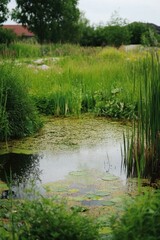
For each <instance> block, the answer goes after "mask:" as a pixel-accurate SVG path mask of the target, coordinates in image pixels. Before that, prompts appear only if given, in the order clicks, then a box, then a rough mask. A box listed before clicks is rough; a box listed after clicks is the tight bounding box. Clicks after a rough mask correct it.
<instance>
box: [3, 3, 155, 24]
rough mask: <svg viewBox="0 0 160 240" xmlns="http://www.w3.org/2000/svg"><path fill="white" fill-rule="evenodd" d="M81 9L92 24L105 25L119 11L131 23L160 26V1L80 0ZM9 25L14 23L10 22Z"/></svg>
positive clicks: (12, 4)
mask: <svg viewBox="0 0 160 240" xmlns="http://www.w3.org/2000/svg"><path fill="white" fill-rule="evenodd" d="M44 1H45V0H44ZM9 7H10V9H11V8H13V7H15V0H11V2H10V4H9ZM79 9H80V10H81V11H83V12H84V13H85V17H86V18H87V19H88V20H89V21H90V23H91V24H102V23H103V24H105V23H107V22H108V21H109V20H110V17H111V15H112V14H113V12H114V11H117V12H118V13H119V16H120V17H122V18H126V19H128V21H129V22H133V21H141V22H150V23H155V24H157V25H159V26H160V0H79ZM7 23H8V24H11V23H13V22H11V20H8V21H7Z"/></svg>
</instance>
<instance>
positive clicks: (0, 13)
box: [0, 0, 9, 24]
mask: <svg viewBox="0 0 160 240" xmlns="http://www.w3.org/2000/svg"><path fill="white" fill-rule="evenodd" d="M8 2H9V0H0V24H1V23H3V22H4V21H6V20H7V18H8V8H7V4H8Z"/></svg>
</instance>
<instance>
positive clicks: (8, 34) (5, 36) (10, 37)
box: [0, 28, 17, 45]
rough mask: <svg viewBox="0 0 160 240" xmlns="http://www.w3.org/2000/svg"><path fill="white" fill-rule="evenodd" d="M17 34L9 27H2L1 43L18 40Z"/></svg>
mask: <svg viewBox="0 0 160 240" xmlns="http://www.w3.org/2000/svg"><path fill="white" fill-rule="evenodd" d="M16 38H17V37H16V34H15V33H14V32H13V31H11V30H9V29H4V28H0V44H4V43H5V44H7V45H9V44H10V43H12V42H14V41H15V40H16Z"/></svg>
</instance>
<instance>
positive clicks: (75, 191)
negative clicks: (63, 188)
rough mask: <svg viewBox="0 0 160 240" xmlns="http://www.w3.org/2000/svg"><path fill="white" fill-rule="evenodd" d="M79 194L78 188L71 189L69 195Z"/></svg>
mask: <svg viewBox="0 0 160 240" xmlns="http://www.w3.org/2000/svg"><path fill="white" fill-rule="evenodd" d="M77 192H79V189H76V188H72V189H69V193H77Z"/></svg>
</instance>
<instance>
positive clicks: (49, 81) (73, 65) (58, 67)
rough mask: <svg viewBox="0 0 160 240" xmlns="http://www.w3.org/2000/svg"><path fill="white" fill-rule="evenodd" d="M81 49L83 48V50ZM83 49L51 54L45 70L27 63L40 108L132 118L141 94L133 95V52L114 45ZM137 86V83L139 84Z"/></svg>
mask: <svg viewBox="0 0 160 240" xmlns="http://www.w3.org/2000/svg"><path fill="white" fill-rule="evenodd" d="M80 50H81V51H80ZM88 51H89V49H87V50H86V52H85V49H79V55H76V54H74V55H71V56H69V55H68V56H63V57H59V58H56V59H54V58H53V59H52V58H48V59H46V60H44V63H43V64H46V65H47V66H49V69H48V70H46V71H44V70H41V69H40V66H37V65H35V64H34V63H33V61H32V62H30V66H31V67H30V66H29V65H28V62H27V63H26V65H24V66H23V68H22V71H23V75H24V74H25V75H26V76H25V77H26V78H27V84H28V86H29V88H30V94H31V96H32V97H33V99H34V100H35V102H36V105H37V107H38V109H39V110H40V112H42V113H46V114H53V115H56V116H57V115H58V116H59V115H67V114H81V113H82V112H93V113H95V114H97V115H100V116H102V115H103V116H110V117H116V118H132V117H133V116H134V112H135V111H136V109H135V106H136V102H137V97H138V95H137V94H134V95H133V87H134V75H133V70H132V68H133V65H134V64H135V63H134V62H135V61H137V59H138V58H139V56H138V55H137V56H136V57H135V58H134V59H133V60H132V58H130V59H129V60H128V58H129V57H130V55H129V53H125V52H119V51H118V50H116V49H113V48H109V49H108V48H106V49H99V50H96V51H94V50H92V49H90V53H88ZM136 88H137V86H136Z"/></svg>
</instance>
